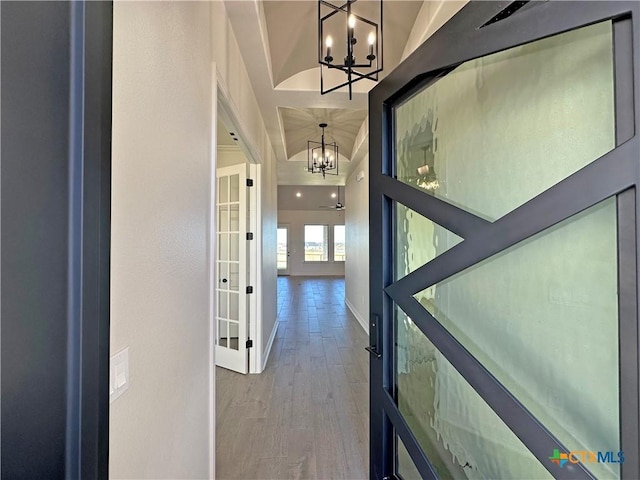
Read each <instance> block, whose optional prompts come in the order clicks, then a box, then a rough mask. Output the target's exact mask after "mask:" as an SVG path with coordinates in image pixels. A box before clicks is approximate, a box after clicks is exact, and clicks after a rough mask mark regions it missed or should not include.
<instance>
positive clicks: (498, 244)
mask: <svg viewBox="0 0 640 480" xmlns="http://www.w3.org/2000/svg"><path fill="white" fill-rule="evenodd" d="M517 3H521V2H484V1H480V2H471V3H469V4H467V5H466V6H465V7H463V8H462V9H461V10H460V12H458V13H457V14H456V15H455V16H454V17H453V18H452V19H451V20H450V21H449V22H447V23H446V24H445V25H444V26H443V27H442V28H441V29H440V30H438V31H437V32H436V33H434V34H433V36H431V37H430V38H429V39H428V40H427V41H426V42H425V43H424V44H423V45H422V46H420V47H419V48H418V49H417V50H416V51H415V52H414V53H413V54H412V55H411V56H410V57H409V58H408V59H406V60H405V61H404V62H403V63H402V64H400V65H399V66H398V68H397V69H396V70H394V71H393V72H392V73H391V74H389V76H388V77H386V78H385V79H384V80H383V81H382V82H381V83H380V84H379V85H378V86H376V87H375V88H374V89H373V90H372V91H371V93H370V96H369V122H370V125H369V131H370V135H369V141H370V170H371V174H370V184H369V187H370V194H369V195H370V197H369V201H370V218H369V220H370V227H371V237H370V254H371V258H378V259H380V261H379V262H375V263H372V265H371V277H370V299H371V300H370V311H371V320H370V341H371V345H372V346H373V347H374V348H373V349H372V350H373V353H374V355H372V357H371V365H370V381H371V395H370V400H371V414H370V415H371V418H370V438H371V444H370V476H371V478H375V479H383V478H386V477H390V478H393V477H394V476H395V465H394V464H395V447H394V438H395V435H394V434H395V433H397V434H398V436H399V437H400V438H401V439H402V441H403V443H404V445H405V447H406V449H407V451H408V452H409V454H410V456H411V458H412V460H413V462H414V463H415V465H416V467H417V468H418V470H419V471H420V473H421V475H423V478H437V477H436V474H435V472H434V470H433V469H432V467H431V465H430V464H429V460H428V458H427V457H426V456H425V454H424V452H423V451H422V449H421V448H420V446H419V444H418V442H417V441H416V439H415V437H414V436H413V434H412V433H411V430H410V429H409V427H408V425H407V424H406V422H405V421H404V419H403V418H402V416H401V414H400V412H399V410H398V408H397V406H396V402H395V400H394V398H395V392H394V388H395V387H394V385H395V379H394V358H393V357H394V338H395V334H394V326H393V321H392V319H393V313H392V311H393V310H392V309H393V304H394V302H395V303H396V304H398V305H399V306H401V308H402V309H403V310H404V311H405V312H406V313H407V314H408V315H409V316H410V317H411V319H412V320H413V321H414V323H415V324H416V325H417V327H418V328H420V330H421V331H422V332H423V333H424V334H425V335H426V336H427V337H428V338H429V340H430V341H431V342H432V343H433V344H434V345H435V346H436V347H437V348H438V350H440V352H442V353H443V354H444V356H445V357H446V358H447V359H448V361H449V362H450V363H451V364H452V365H453V366H454V367H455V368H456V369H457V370H458V372H459V373H461V374H462V375H463V377H464V378H465V379H466V381H467V382H468V383H469V384H471V385H472V386H473V388H474V389H475V390H476V391H477V392H478V393H479V394H480V396H481V397H482V398H483V399H484V401H485V402H486V403H487V404H488V405H489V406H491V407H492V408H493V410H494V411H495V412H496V413H497V414H498V416H499V417H500V418H501V419H502V421H503V422H504V423H505V424H506V425H507V426H508V427H509V428H510V429H511V430H512V431H513V432H514V433H515V434H516V435H517V436H518V437H519V438H520V440H521V441H522V442H523V443H524V444H525V445H526V446H527V448H529V450H531V452H532V453H533V455H534V456H536V457H537V458H538V459H539V460H540V461H541V463H542V464H543V465H544V466H545V467H546V468H547V469H548V470H549V472H550V473H551V474H552V475H553V476H554V477H555V478H563V479H565V478H566V479H569V478H593V475H592V474H591V473H590V472H589V471H588V470H586V469H585V468H584V466H582V464H577V465H575V466H569V465H567V466H565V467H564V468H559V466H556V465H554V464H552V463H550V462H548V461H546V460H547V459H548V456H549V452H551V451H552V449H553V448H560V449H563V446H562V444H561V443H560V442H559V441H558V440H557V439H556V438H555V437H554V436H553V434H551V432H549V431H548V430H547V429H546V428H544V427H543V426H542V425H541V424H540V423H539V422H537V421H536V419H535V418H534V417H533V416H532V415H531V414H530V413H529V412H528V411H527V409H526V408H525V407H524V406H523V405H522V404H521V403H520V402H519V401H518V400H517V399H516V398H515V397H514V396H513V395H512V394H511V393H510V392H509V391H508V390H507V389H505V388H504V387H503V386H502V385H501V384H500V382H498V381H497V380H496V379H495V378H494V377H493V376H492V375H491V374H490V373H489V372H488V371H487V370H486V369H485V368H484V367H483V366H482V364H481V363H480V362H478V361H477V360H476V359H475V358H474V357H473V356H472V355H471V354H470V353H469V352H468V351H467V350H466V349H464V347H462V345H461V344H460V343H458V342H457V341H456V340H455V339H454V338H453V337H452V336H451V335H450V334H449V333H448V332H447V331H446V330H445V329H444V328H443V327H442V326H441V325H440V324H439V323H438V322H437V321H436V320H435V318H434V317H432V316H431V315H430V314H429V313H428V312H427V311H426V310H425V309H424V308H422V306H421V305H420V304H419V303H417V301H416V300H414V299H413V297H412V295H413V294H414V293H417V292H419V291H421V290H423V289H424V288H426V287H428V286H430V285H433V284H435V283H437V282H439V281H442V280H443V279H445V278H448V277H449V276H451V275H453V274H455V273H458V272H460V271H462V270H464V269H465V268H468V267H469V266H471V265H474V264H476V263H478V262H480V261H482V260H484V259H486V258H489V257H490V256H492V255H494V254H496V253H498V252H501V251H503V250H505V249H506V248H509V247H511V246H513V245H515V244H516V243H518V242H521V241H523V240H525V239H527V238H529V237H531V236H533V235H536V234H537V233H540V232H542V231H543V230H546V229H547V228H549V227H550V226H553V225H555V224H557V223H559V222H561V221H563V220H565V219H567V218H569V217H571V216H573V215H575V214H577V213H579V212H580V211H583V210H585V209H587V208H589V207H591V206H593V205H595V204H597V203H599V202H600V201H602V200H604V199H606V198H609V197H613V196H617V207H618V267H619V268H618V270H619V272H618V278H619V285H618V287H619V349H620V389H621V390H620V415H621V423H620V429H621V445H622V450H624V451H626V452H629V453H628V454H627V456H626V457H625V462H624V463H623V464H622V477H623V478H629V479H631V478H640V460H639V459H638V456H637V455H635V452H638V451H639V437H640V423H639V418H640V405H639V393H638V392H639V391H638V386H639V384H640V373H639V372H640V368H639V364H638V349H639V345H640V339H639V337H638V309H637V303H638V294H639V292H638V282H637V278H638V273H639V270H638V265H637V257H638V255H637V239H638V235H639V233H640V230H639V229H640V216H639V215H640V205H639V201H640V199H639V198H638V197H639V196H638V195H637V194H636V191H637V188H638V185H639V184H640V139H639V138H638V135H637V134H636V128H635V125H638V123H639V121H640V49H638V48H635V49H634V48H633V46H634V45H636V46H637V45H640V4H639V3H638V2H615V1H598V2H592V1H585V2H579V4H577V2H566V1H554V0H551V1H546V2H528V3H526V5H524V6H523V7H522V8H520V9H518V10H516V11H515V13H513V14H512V15H510V16H509V15H501V12H508V11H509V7H513V6H515V4H517ZM501 16H503V18H502V19H501V20H498V21H495V22H490V20H491V19H493V18H500V17H501ZM608 19H611V20H613V38H614V74H615V79H614V84H615V107H616V108H615V120H616V148H615V149H614V150H612V151H610V152H609V153H607V154H605V155H603V156H602V157H601V158H599V159H598V160H596V161H595V162H593V163H591V164H589V165H588V166H586V167H584V168H583V169H581V170H579V171H578V172H576V173H575V174H573V175H571V176H570V177H568V178H566V179H565V180H563V181H561V182H560V183H558V184H557V185H555V186H553V187H551V188H550V189H548V190H547V191H545V192H543V193H542V194H540V195H538V196H537V197H535V198H534V199H532V200H530V201H528V202H527V203H525V204H524V205H522V206H520V207H519V208H517V209H516V210H514V211H512V212H510V213H509V214H507V215H505V216H504V217H502V218H500V219H498V220H496V221H495V222H487V221H485V220H483V219H480V218H478V217H476V216H474V215H472V214H469V213H467V212H465V211H463V210H461V209H458V208H457V207H454V206H452V205H450V204H447V203H445V202H443V201H441V200H438V199H437V198H435V197H432V196H429V195H427V194H425V193H423V192H420V191H418V190H417V189H414V188H413V187H411V186H408V185H405V184H403V183H401V182H399V181H397V180H396V179H395V171H394V163H395V162H394V147H393V145H394V141H393V108H394V106H395V105H397V104H398V103H399V102H400V101H402V100H403V99H405V98H407V97H408V96H410V95H411V94H412V93H414V92H415V91H416V90H418V89H422V88H424V87H425V86H426V85H428V84H429V83H430V82H433V81H435V80H436V79H437V78H438V77H439V76H440V75H443V74H446V73H447V72H449V71H451V70H452V69H453V68H455V67H456V66H457V65H459V64H461V63H463V62H465V61H468V60H472V59H474V58H478V57H482V56H486V55H489V54H491V53H495V52H498V51H501V50H505V49H507V48H510V47H514V46H517V45H522V44H525V43H529V42H532V41H535V40H539V39H542V38H545V37H548V36H551V35H554V34H558V33H562V32H566V31H569V30H573V29H576V28H579V27H582V26H587V25H590V24H593V23H596V22H598V21H603V20H608ZM585 185H589V188H588V189H587V188H585ZM394 201H399V202H401V203H403V204H404V205H405V206H407V207H409V208H411V209H413V210H414V211H416V212H417V213H420V214H422V215H423V216H425V217H427V218H430V219H431V220H433V221H434V222H436V223H438V224H440V225H441V226H443V227H444V228H446V229H448V230H450V231H452V232H453V233H455V234H457V235H459V236H460V237H462V238H464V239H470V238H473V242H464V241H463V242H462V243H460V244H459V245H456V246H455V247H453V248H451V249H450V250H448V251H447V252H445V253H443V254H442V255H440V256H439V257H437V258H436V259H434V260H433V261H432V262H430V263H429V264H428V265H429V267H428V268H426V267H425V266H423V267H421V268H420V269H418V270H416V271H415V272H413V273H411V274H410V275H408V276H406V277H404V278H403V279H401V280H399V281H397V282H395V283H394V278H393V274H394V272H393V269H392V259H393V240H392V238H393V237H392V227H393V222H394V218H393V214H392V207H393V203H394ZM436 267H437V268H436ZM567 467H573V468H567Z"/></svg>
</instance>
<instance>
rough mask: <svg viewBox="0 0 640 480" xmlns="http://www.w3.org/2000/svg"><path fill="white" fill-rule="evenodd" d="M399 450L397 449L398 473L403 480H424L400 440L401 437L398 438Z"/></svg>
mask: <svg viewBox="0 0 640 480" xmlns="http://www.w3.org/2000/svg"><path fill="white" fill-rule="evenodd" d="M396 439H397V442H398V443H397V448H396V471H397V472H398V473H399V474H400V476H401V477H402V480H422V476H421V475H420V472H418V469H417V468H416V466H415V465H414V463H413V460H411V457H410V456H409V452H408V451H407V448H406V447H405V446H404V443H402V440H400V437H398V436H396Z"/></svg>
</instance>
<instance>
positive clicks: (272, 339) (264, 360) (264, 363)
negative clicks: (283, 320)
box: [260, 318, 280, 373]
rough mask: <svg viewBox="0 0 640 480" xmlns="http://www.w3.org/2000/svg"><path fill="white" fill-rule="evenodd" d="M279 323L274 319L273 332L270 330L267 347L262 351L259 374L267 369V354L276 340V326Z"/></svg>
mask: <svg viewBox="0 0 640 480" xmlns="http://www.w3.org/2000/svg"><path fill="white" fill-rule="evenodd" d="M279 323H280V322H279V321H278V319H277V318H276V323H274V324H273V330H271V336H270V337H269V341H268V342H267V346H266V348H265V349H264V356H263V357H262V370H261V371H260V372H261V373H262V372H263V371H264V369H265V368H267V362H268V361H269V354H270V353H271V347H273V342H274V340H275V339H276V332H277V331H278V324H279Z"/></svg>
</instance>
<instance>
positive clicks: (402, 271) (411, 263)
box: [395, 202, 462, 280]
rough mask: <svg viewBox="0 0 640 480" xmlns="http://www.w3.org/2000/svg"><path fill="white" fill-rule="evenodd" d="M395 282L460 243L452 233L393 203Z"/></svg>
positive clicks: (457, 237)
mask: <svg viewBox="0 0 640 480" xmlns="http://www.w3.org/2000/svg"><path fill="white" fill-rule="evenodd" d="M395 208H396V217H395V218H396V243H395V249H396V268H395V271H396V280H397V279H400V278H402V277H404V276H405V275H408V274H409V273H411V272H413V271H414V270H417V269H418V268H420V267H421V266H423V265H424V264H425V263H428V262H430V261H431V260H433V259H434V258H436V257H437V256H438V255H440V254H442V253H444V252H446V251H447V250H449V249H450V248H451V247H453V246H455V245H457V244H458V243H460V242H461V241H462V238H460V237H459V236H458V235H456V234H455V233H451V232H450V231H449V230H447V229H446V228H443V227H441V226H440V225H438V224H437V223H434V222H432V221H431V220H429V219H427V218H425V217H423V216H422V215H420V214H418V213H416V212H414V211H413V210H411V209H410V208H407V207H405V206H404V205H402V204H401V203H398V202H395Z"/></svg>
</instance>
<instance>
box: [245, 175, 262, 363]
mask: <svg viewBox="0 0 640 480" xmlns="http://www.w3.org/2000/svg"><path fill="white" fill-rule="evenodd" d="M248 166H249V176H250V178H251V179H253V187H251V188H250V189H249V197H250V199H251V200H250V207H249V213H250V218H249V222H248V224H247V228H248V229H250V231H251V232H253V240H251V241H250V242H248V247H249V258H250V260H249V278H250V281H251V285H253V289H254V292H255V293H254V294H253V295H250V296H249V319H250V324H249V335H250V337H251V339H253V349H252V350H253V351H251V350H249V373H261V372H262V369H260V363H261V362H260V359H261V358H262V310H261V309H262V229H261V228H260V227H259V226H258V225H260V224H261V222H260V221H259V219H260V218H261V217H262V216H261V215H260V212H261V210H260V208H261V205H260V193H261V191H262V177H261V175H260V174H261V165H256V164H253V163H249V164H248Z"/></svg>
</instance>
